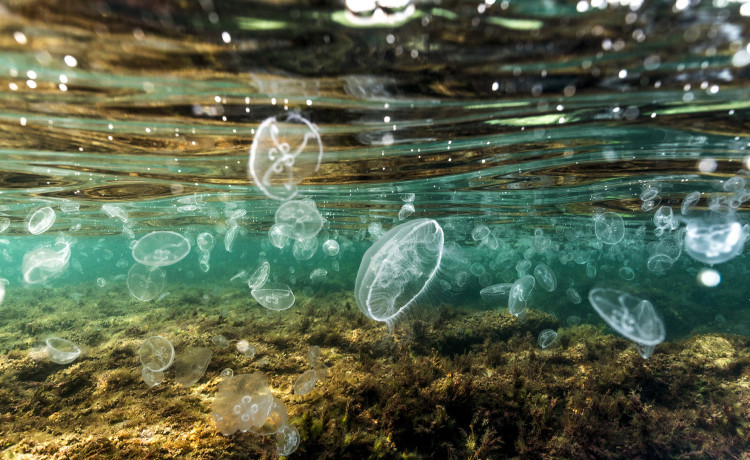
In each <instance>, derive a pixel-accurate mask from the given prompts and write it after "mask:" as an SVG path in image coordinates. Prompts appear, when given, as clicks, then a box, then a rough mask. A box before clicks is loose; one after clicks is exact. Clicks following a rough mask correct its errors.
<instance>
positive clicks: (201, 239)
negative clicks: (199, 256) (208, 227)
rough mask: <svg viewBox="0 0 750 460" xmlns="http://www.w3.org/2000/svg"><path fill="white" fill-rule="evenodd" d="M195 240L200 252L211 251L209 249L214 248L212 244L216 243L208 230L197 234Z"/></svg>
mask: <svg viewBox="0 0 750 460" xmlns="http://www.w3.org/2000/svg"><path fill="white" fill-rule="evenodd" d="M196 242H197V243H198V250H199V251H200V252H204V253H206V252H211V249H213V248H214V244H216V239H215V238H214V236H213V235H212V234H210V233H208V232H203V233H201V234H200V235H198V238H197V239H196Z"/></svg>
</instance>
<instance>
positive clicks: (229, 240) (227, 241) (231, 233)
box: [224, 224, 240, 252]
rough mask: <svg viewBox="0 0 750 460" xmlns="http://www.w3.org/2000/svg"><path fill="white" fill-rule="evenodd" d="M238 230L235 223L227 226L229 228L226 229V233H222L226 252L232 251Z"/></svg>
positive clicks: (238, 227)
mask: <svg viewBox="0 0 750 460" xmlns="http://www.w3.org/2000/svg"><path fill="white" fill-rule="evenodd" d="M239 231H240V226H239V225H236V224H235V225H232V226H231V227H229V230H227V233H226V234H225V235H224V249H226V251H227V252H232V247H233V246H234V239H235V238H237V234H238V233H239Z"/></svg>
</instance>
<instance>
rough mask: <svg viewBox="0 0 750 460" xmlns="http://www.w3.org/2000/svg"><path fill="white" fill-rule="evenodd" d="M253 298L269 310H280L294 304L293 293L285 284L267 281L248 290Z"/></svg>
mask: <svg viewBox="0 0 750 460" xmlns="http://www.w3.org/2000/svg"><path fill="white" fill-rule="evenodd" d="M250 293H251V294H252V296H253V298H254V299H255V300H256V301H257V302H258V303H259V304H261V305H263V306H264V307H266V308H268V309H269V310H275V311H281V310H286V309H287V308H290V307H291V306H292V305H294V293H292V289H291V288H290V287H289V286H287V285H286V284H274V283H268V284H265V285H263V286H262V287H260V288H257V289H253V290H252V291H250Z"/></svg>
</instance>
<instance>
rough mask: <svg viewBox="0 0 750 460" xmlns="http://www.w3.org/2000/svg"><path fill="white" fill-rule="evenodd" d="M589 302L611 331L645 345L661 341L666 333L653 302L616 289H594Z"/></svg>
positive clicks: (590, 293) (656, 343)
mask: <svg viewBox="0 0 750 460" xmlns="http://www.w3.org/2000/svg"><path fill="white" fill-rule="evenodd" d="M589 302H590V303H591V306H593V307H594V310H596V312H597V313H599V316H601V318H602V319H603V320H604V321H605V322H606V323H607V324H609V325H610V326H611V327H612V328H613V329H614V330H616V331H617V332H619V333H620V334H622V335H623V336H625V337H626V338H628V339H629V340H632V341H633V342H636V343H639V344H641V345H646V346H654V345H658V344H660V343H661V342H663V341H664V338H665V336H666V332H665V329H664V323H663V322H662V320H661V318H659V316H658V314H657V313H656V310H655V309H654V306H653V304H651V302H649V301H648V300H642V299H639V298H637V297H635V296H632V295H630V294H628V293H626V292H623V291H618V290H616V289H607V288H595V289H592V290H591V291H590V292H589Z"/></svg>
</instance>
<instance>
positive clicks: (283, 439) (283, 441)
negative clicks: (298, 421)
mask: <svg viewBox="0 0 750 460" xmlns="http://www.w3.org/2000/svg"><path fill="white" fill-rule="evenodd" d="M298 446H299V431H297V428H295V427H294V426H292V425H287V424H284V426H282V427H281V429H280V430H279V431H278V432H277V433H276V452H277V453H278V454H279V455H280V456H281V455H283V456H288V455H292V453H293V452H294V451H295V450H297V447H298Z"/></svg>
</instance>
